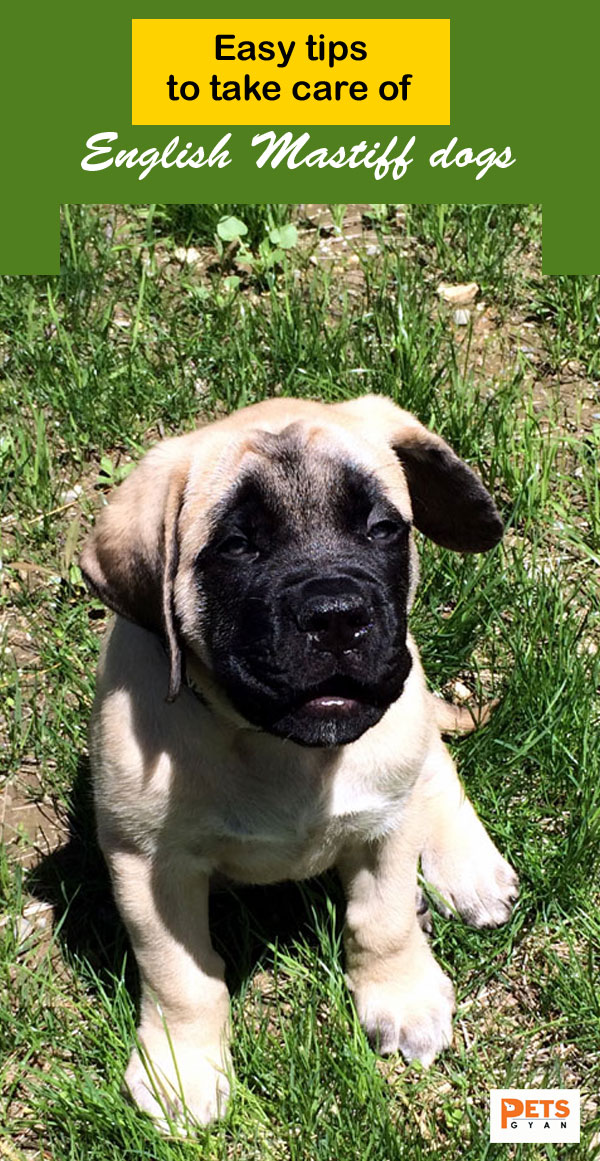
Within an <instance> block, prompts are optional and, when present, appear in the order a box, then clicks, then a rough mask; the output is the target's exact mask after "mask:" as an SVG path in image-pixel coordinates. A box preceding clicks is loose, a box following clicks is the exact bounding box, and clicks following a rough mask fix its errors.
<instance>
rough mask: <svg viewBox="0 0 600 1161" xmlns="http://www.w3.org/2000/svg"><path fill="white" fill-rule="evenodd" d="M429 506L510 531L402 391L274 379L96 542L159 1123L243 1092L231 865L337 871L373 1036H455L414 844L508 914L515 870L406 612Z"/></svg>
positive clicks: (92, 558) (107, 733)
mask: <svg viewBox="0 0 600 1161" xmlns="http://www.w3.org/2000/svg"><path fill="white" fill-rule="evenodd" d="M413 526H414V527H416V528H417V529H419V530H420V531H421V532H422V533H424V534H425V535H426V536H429V537H431V539H433V540H435V541H437V542H438V544H442V545H444V546H445V547H446V548H449V549H454V550H456V551H458V552H483V551H486V550H487V549H490V548H492V547H493V546H494V545H495V544H497V543H498V541H499V540H500V537H501V535H502V523H501V520H500V517H499V515H498V512H497V511H496V508H495V506H494V503H493V501H492V499H491V498H490V496H489V495H488V493H487V491H486V490H485V488H484V487H483V485H482V484H481V482H480V481H479V479H478V478H477V477H476V476H475V475H474V473H473V472H472V471H471V470H470V468H468V467H467V466H466V464H464V463H463V462H462V461H461V460H460V459H459V458H458V457H457V456H456V455H455V453H454V452H453V451H452V450H451V448H450V447H448V445H447V444H446V443H444V441H443V440H442V439H440V438H439V437H438V436H436V435H434V434H432V433H431V432H430V431H428V430H427V429H426V428H424V427H423V426H422V425H421V424H420V423H419V422H418V421H417V420H416V419H415V418H414V416H412V415H410V414H408V413H407V412H405V411H401V410H399V409H398V408H397V407H396V406H395V405H394V404H393V403H391V401H389V400H388V399H386V398H384V397H382V396H364V397H362V398H360V399H356V400H353V401H352V402H347V403H340V404H329V405H324V404H320V403H313V402H309V401H305V400H294V399H272V400H269V401H268V402H265V403H259V404H257V405H256V406H253V407H249V408H246V409H244V410H242V411H238V412H237V413H235V414H233V415H231V416H230V417H229V418H227V419H224V420H221V421H219V422H217V423H213V424H209V425H208V426H206V427H204V428H201V429H200V430H199V431H196V432H193V433H192V434H190V435H184V436H181V437H179V438H176V439H170V440H167V441H165V442H163V443H161V444H159V445H158V446H157V447H156V448H154V450H153V451H151V452H150V453H149V454H148V455H147V456H146V457H145V458H144V459H143V460H142V462H141V464H140V465H139V467H138V468H137V469H136V470H135V471H134V472H133V474H132V475H131V476H130V477H129V478H128V479H127V480H126V481H125V483H124V484H122V485H121V487H120V488H119V489H118V491H117V493H116V495H115V496H114V498H113V500H112V501H111V503H110V504H109V505H108V507H107V508H106V509H105V510H104V511H103V512H102V514H101V516H100V518H99V520H98V522H97V525H96V528H95V530H94V532H93V533H92V535H91V537H90V539H89V541H88V543H87V545H86V546H85V549H84V552H83V556H82V570H83V573H84V575H85V577H86V579H87V581H88V583H89V585H90V587H91V589H92V591H93V592H94V593H96V594H97V595H98V596H99V597H100V598H101V599H102V600H103V601H104V602H105V603H106V604H107V605H108V606H109V607H110V608H111V609H113V610H115V612H116V613H117V614H118V616H117V617H116V619H115V621H114V622H113V624H112V627H111V628H110V629H109V632H108V635H107V638H106V641H105V644H104V649H103V652H102V657H101V660H100V665H99V670H98V686H97V695H96V701H95V705H94V710H93V720H92V727H91V755H92V765H93V773H94V785H95V801H96V810H97V819H98V832H99V839H100V843H101V846H102V849H103V851H104V854H105V856H106V859H107V862H108V865H109V867H110V872H111V877H112V882H113V886H114V893H115V897H116V901H117V904H118V907H119V909H120V912H121V915H122V916H123V919H124V921H125V924H126V926H127V929H128V932H129V935H130V938H131V942H132V945H133V948H134V951H135V955H136V958H137V962H138V966H139V970H140V974H141V983H142V997H141V1015H140V1025H139V1042H138V1046H137V1047H136V1048H135V1049H134V1051H133V1053H132V1056H131V1059H130V1062H129V1066H128V1069H127V1073H126V1083H127V1086H128V1088H129V1090H130V1092H131V1094H132V1096H133V1098H134V1100H135V1101H136V1102H137V1104H138V1105H139V1106H140V1107H141V1108H142V1109H145V1110H147V1112H149V1113H150V1114H151V1115H152V1116H153V1117H154V1118H155V1119H156V1120H157V1122H158V1123H159V1125H161V1126H163V1127H164V1126H166V1125H168V1124H172V1120H173V1118H174V1119H175V1120H177V1118H178V1117H179V1118H181V1119H182V1120H183V1121H184V1122H185V1124H187V1125H189V1124H190V1123H193V1122H198V1123H206V1122H208V1121H210V1120H211V1119H213V1118H215V1117H217V1116H218V1115H220V1114H222V1113H223V1111H224V1109H225V1106H226V1103H227V1097H228V1093H229V1086H230V1081H231V1064H230V1059H229V1054H228V1033H229V1030H228V1016H229V1002H228V1000H229V998H228V993H227V989H226V986H225V983H224V965H223V962H222V960H221V959H220V957H219V956H218V955H217V954H216V953H215V951H214V950H213V947H212V945H211V940H210V933H209V927H208V892H209V881H210V878H211V876H212V875H214V874H215V873H217V872H218V873H220V874H223V875H225V876H227V878H228V879H230V880H235V881H240V882H244V883H272V882H276V881H279V880H283V879H302V878H306V877H308V876H311V875H316V874H318V873H320V872H321V871H323V870H324V869H325V868H327V867H331V866H335V867H337V869H338V871H339V874H340V876H341V879H342V882H343V885H344V889H345V894H346V899H347V913H346V925H345V955H346V972H347V978H348V983H349V987H350V989H351V992H352V994H353V997H354V1002H355V1004H356V1008H357V1011H358V1014H359V1017H360V1020H361V1022H362V1024H363V1026H364V1028H365V1030H366V1032H367V1035H368V1036H369V1037H370V1039H371V1040H372V1042H373V1043H374V1044H375V1046H376V1047H377V1048H378V1049H379V1051H381V1052H384V1053H391V1052H396V1051H398V1050H399V1051H400V1052H402V1053H403V1055H404V1056H405V1058H406V1059H407V1060H413V1059H416V1060H420V1061H422V1063H423V1064H425V1065H426V1064H429V1063H430V1062H431V1061H432V1060H433V1058H434V1056H435V1055H436V1053H438V1052H439V1051H440V1050H441V1049H443V1048H444V1047H446V1046H447V1045H448V1044H450V1041H451V1037H452V1013H453V1008H454V998H453V990H452V985H451V983H450V980H449V979H448V978H447V977H446V976H445V975H444V973H443V972H442V970H441V969H440V967H439V966H438V964H437V963H436V961H435V959H434V958H433V955H432V953H431V951H430V949H429V946H428V943H427V940H426V938H425V935H424V934H423V932H422V930H421V928H420V926H419V923H418V921H417V916H416V913H415V893H416V883H417V864H418V861H419V859H421V864H422V869H423V874H424V876H425V879H426V880H427V881H428V882H429V883H430V884H431V885H432V887H433V888H434V890H435V892H436V894H437V895H438V896H439V897H440V898H441V899H442V900H444V901H445V905H446V907H447V909H448V911H452V912H454V913H455V912H458V913H459V914H460V915H461V916H463V918H464V919H465V920H466V921H467V922H469V923H471V924H473V925H475V926H476V927H483V926H486V925H491V926H493V925H496V924H500V923H504V922H505V921H506V920H507V919H508V917H509V915H510V912H511V908H512V904H513V902H514V900H515V898H516V893H517V879H516V876H515V874H514V872H513V870H512V869H511V867H510V866H509V865H508V863H507V862H505V860H504V859H503V858H502V857H501V855H500V854H499V853H498V851H497V850H496V848H495V847H494V845H493V843H492V841H491V839H490V838H489V837H488V835H487V833H486V831H485V829H484V827H483V826H482V824H481V822H480V821H479V820H478V818H477V816H476V814H475V811H474V810H473V807H472V806H471V804H470V802H469V801H468V799H467V798H466V797H465V795H464V793H463V790H462V788H461V785H460V783H459V781H458V778H457V775H456V771H455V768H454V764H453V762H452V759H451V757H450V754H449V753H448V751H447V749H446V748H445V746H444V745H443V743H442V741H441V738H440V730H439V725H438V717H439V714H440V713H442V716H443V711H436V707H435V699H433V698H432V697H431V695H429V694H428V693H427V691H426V687H425V682H424V678H423V673H422V669H421V665H420V662H419V654H418V652H417V648H416V646H415V644H414V641H413V640H412V637H411V635H410V633H409V631H408V628H407V618H408V613H409V610H410V607H411V604H412V601H413V597H414V593H415V588H416V585H417V579H418V568H417V554H416V551H415V547H414V544H413V532H412V530H413ZM455 724H460V723H459V722H456V723H455Z"/></svg>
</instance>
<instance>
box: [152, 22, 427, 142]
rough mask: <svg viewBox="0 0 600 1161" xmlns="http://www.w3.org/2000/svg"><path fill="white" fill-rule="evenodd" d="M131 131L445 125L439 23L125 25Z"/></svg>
mask: <svg viewBox="0 0 600 1161" xmlns="http://www.w3.org/2000/svg"><path fill="white" fill-rule="evenodd" d="M132 48H133V57H132V123H133V124H134V125H227V126H231V125H448V124H449V122H450V21H449V20H358V19H357V20H278V19H269V20H244V19H240V20H238V19H235V18H232V19H229V18H225V19H223V20H214V19H211V20H133V21H132Z"/></svg>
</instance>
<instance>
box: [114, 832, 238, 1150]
mask: <svg viewBox="0 0 600 1161" xmlns="http://www.w3.org/2000/svg"><path fill="white" fill-rule="evenodd" d="M105 854H106V857H107V860H108V863H109V866H110V870H111V875H112V880H113V887H114V892H115V896H116V900H117V904H118V906H119V910H120V912H121V915H122V917H123V919H124V921H125V924H126V926H127V929H128V932H129V935H130V938H131V942H132V944H133V950H134V952H135V956H136V959H137V963H138V967H139V970H140V975H141V982H142V998H141V1011H140V1025H139V1040H140V1044H141V1051H138V1050H137V1049H135V1050H134V1051H133V1053H132V1055H131V1059H130V1061H129V1065H128V1068H127V1072H126V1075H125V1082H126V1084H127V1087H128V1089H129V1091H130V1093H131V1095H132V1097H133V1099H134V1100H135V1102H136V1104H138V1105H139V1107H140V1108H142V1109H144V1110H145V1111H146V1112H148V1113H150V1115H151V1116H152V1117H154V1118H155V1120H156V1121H157V1122H158V1124H159V1127H161V1128H163V1129H166V1128H168V1127H170V1126H169V1121H174V1122H175V1123H176V1124H177V1125H178V1127H181V1128H182V1129H183V1130H185V1129H187V1128H193V1122H198V1123H200V1124H206V1123H207V1122H209V1121H211V1120H214V1118H215V1117H217V1116H219V1115H221V1114H222V1113H223V1111H224V1109H225V1106H226V1104H227V1097H228V1093H229V1080H228V1076H229V1075H230V1063H229V1056H228V1050H227V1033H228V1019H229V996H228V992H227V988H226V986H225V983H224V979H223V977H224V965H223V961H222V960H221V959H220V957H219V956H218V955H217V954H216V953H215V951H214V950H213V948H212V945H211V942H210V934H209V929H208V877H207V876H206V875H204V874H202V873H200V874H199V873H198V871H197V869H195V868H194V867H191V866H189V865H186V863H185V862H184V861H179V860H177V861H173V860H167V861H166V862H165V863H164V864H163V865H161V866H160V867H156V866H153V865H152V864H151V862H150V861H149V860H147V859H145V858H142V857H141V856H139V855H137V854H132V853H129V852H127V853H125V852H123V851H118V850H113V851H105ZM190 1122H191V1125H190Z"/></svg>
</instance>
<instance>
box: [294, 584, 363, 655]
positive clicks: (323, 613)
mask: <svg viewBox="0 0 600 1161" xmlns="http://www.w3.org/2000/svg"><path fill="white" fill-rule="evenodd" d="M288 602H289V608H290V612H291V613H292V616H293V618H294V620H295V622H296V625H297V627H298V629H299V630H300V632H301V633H305V634H306V635H307V637H308V641H309V643H310V645H311V647H312V648H313V649H315V650H317V651H318V652H321V653H330V654H332V655H333V656H334V657H338V658H339V657H342V656H344V654H348V653H351V652H353V651H356V650H358V649H360V648H361V646H362V645H364V644H365V643H366V638H367V636H368V635H369V633H370V632H371V630H372V628H373V618H374V610H373V594H372V593H370V592H369V591H368V586H365V585H364V584H360V583H359V582H358V581H356V580H355V579H354V578H353V577H349V576H332V577H326V578H323V577H319V578H316V579H312V580H308V581H304V582H303V583H301V584H300V585H297V586H296V589H295V590H294V591H292V593H289V594H288Z"/></svg>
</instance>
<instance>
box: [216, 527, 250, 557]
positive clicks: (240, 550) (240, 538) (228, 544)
mask: <svg viewBox="0 0 600 1161" xmlns="http://www.w3.org/2000/svg"><path fill="white" fill-rule="evenodd" d="M218 551H219V553H220V554H221V556H235V557H240V556H254V555H255V549H254V548H253V547H252V545H251V544H250V541H249V540H248V538H247V537H246V536H244V534H243V532H232V533H231V534H230V536H226V537H225V539H224V540H222V541H221V543H220V544H219V546H218Z"/></svg>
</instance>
